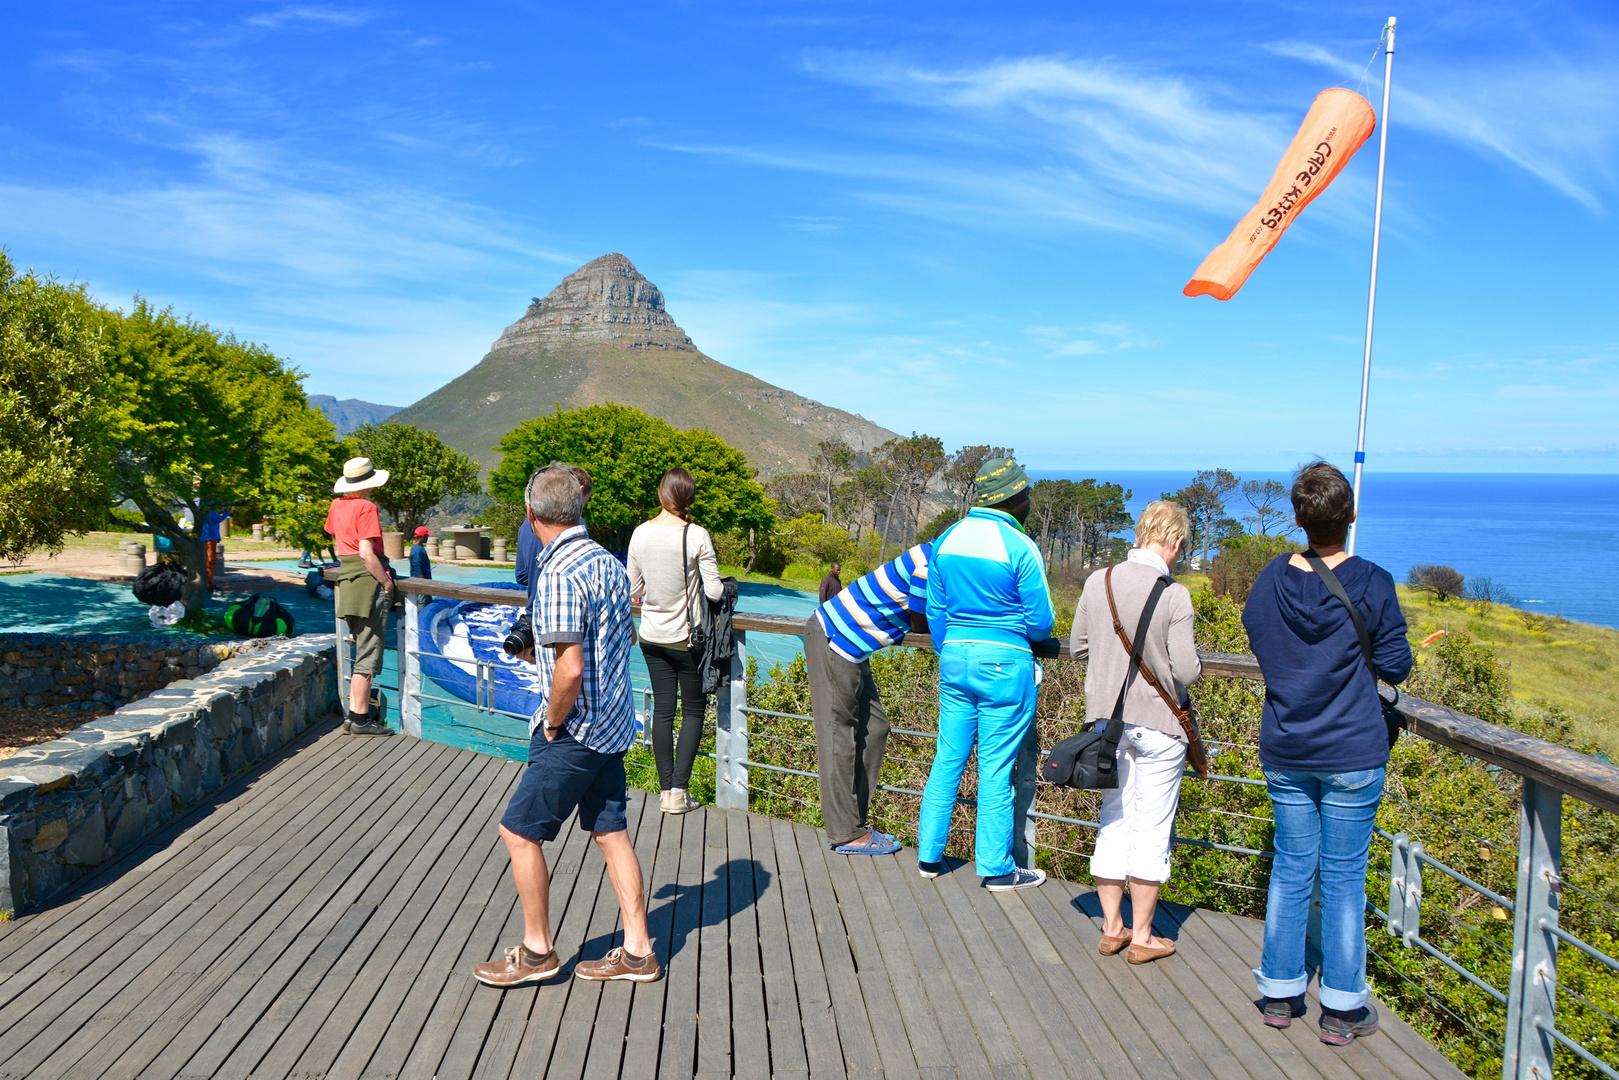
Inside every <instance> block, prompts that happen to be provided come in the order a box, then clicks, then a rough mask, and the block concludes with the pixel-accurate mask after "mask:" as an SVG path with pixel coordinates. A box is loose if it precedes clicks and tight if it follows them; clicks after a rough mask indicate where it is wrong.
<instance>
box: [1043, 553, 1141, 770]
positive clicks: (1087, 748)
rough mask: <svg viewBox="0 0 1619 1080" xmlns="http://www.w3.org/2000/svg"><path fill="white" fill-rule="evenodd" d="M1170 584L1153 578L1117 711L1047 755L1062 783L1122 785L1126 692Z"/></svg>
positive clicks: (1137, 625) (1052, 749)
mask: <svg viewBox="0 0 1619 1080" xmlns="http://www.w3.org/2000/svg"><path fill="white" fill-rule="evenodd" d="M1168 585H1169V581H1168V579H1166V578H1159V579H1158V580H1157V581H1155V582H1153V585H1152V592H1150V593H1148V594H1147V603H1146V606H1145V607H1143V608H1142V609H1141V621H1140V622H1139V623H1137V624H1136V639H1135V644H1134V645H1132V646H1131V647H1130V666H1129V668H1128V669H1126V671H1125V673H1124V685H1123V686H1120V687H1119V699H1118V700H1117V701H1115V702H1114V703H1113V715H1112V716H1110V717H1109V718H1108V721H1107V725H1106V726H1105V727H1104V726H1102V724H1101V723H1100V722H1098V723H1097V724H1096V725H1095V726H1094V727H1092V728H1091V729H1090V730H1089V731H1081V732H1080V733H1079V734H1078V735H1070V736H1068V738H1066V739H1064V740H1062V742H1060V743H1058V744H1057V745H1056V746H1053V747H1052V748H1051V753H1050V754H1049V755H1048V756H1047V757H1046V764H1045V768H1044V769H1042V770H1041V774H1042V775H1043V776H1044V777H1045V778H1046V779H1047V780H1049V781H1050V782H1051V783H1053V784H1056V785H1057V786H1058V787H1071V788H1080V789H1082V790H1093V789H1099V788H1116V787H1118V786H1119V759H1118V753H1119V740H1120V739H1122V738H1124V695H1125V694H1127V693H1128V692H1129V690H1130V683H1131V682H1132V681H1134V680H1135V677H1136V672H1137V671H1139V670H1140V665H1141V647H1142V646H1143V645H1144V644H1146V641H1147V628H1148V627H1149V626H1151V625H1152V613H1153V609H1154V608H1156V607H1157V606H1158V598H1159V597H1160V596H1162V595H1164V589H1165V588H1167V587H1168Z"/></svg>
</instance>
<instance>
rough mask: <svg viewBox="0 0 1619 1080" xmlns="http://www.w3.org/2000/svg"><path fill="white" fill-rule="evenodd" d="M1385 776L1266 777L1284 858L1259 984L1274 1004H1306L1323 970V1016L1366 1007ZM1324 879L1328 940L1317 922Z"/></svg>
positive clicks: (1371, 772)
mask: <svg viewBox="0 0 1619 1080" xmlns="http://www.w3.org/2000/svg"><path fill="white" fill-rule="evenodd" d="M1383 775H1384V770H1383V768H1382V767H1378V768H1376V769H1364V770H1362V771H1360V772H1349V773H1311V772H1291V771H1287V770H1282V769H1266V770H1265V783H1266V785H1267V786H1268V787H1269V789H1270V800H1271V805H1272V806H1273V807H1274V808H1275V811H1276V858H1275V861H1274V862H1272V864H1271V875H1270V893H1269V897H1268V899H1267V902H1266V906H1265V948H1264V952H1263V954H1262V955H1261V957H1260V960H1259V967H1257V968H1255V969H1254V977H1255V978H1256V979H1257V980H1258V981H1259V992H1260V993H1261V994H1264V995H1265V996H1266V997H1272V998H1290V997H1298V996H1299V995H1301V994H1303V993H1304V991H1305V989H1306V988H1307V987H1308V986H1309V985H1310V976H1311V974H1312V972H1313V971H1317V970H1319V971H1320V973H1321V1005H1322V1007H1323V1008H1328V1009H1337V1010H1340V1011H1343V1012H1350V1011H1353V1010H1355V1009H1358V1008H1360V1007H1361V1006H1362V1005H1364V1004H1366V999H1367V997H1368V992H1367V990H1366V858H1367V855H1368V853H1369V852H1370V851H1371V847H1372V825H1373V823H1374V822H1375V821H1376V820H1377V807H1378V804H1379V803H1380V802H1382V801H1383ZM1317 870H1319V871H1320V880H1321V912H1320V920H1321V921H1320V931H1319V939H1317V936H1316V934H1315V933H1312V931H1313V930H1314V928H1313V927H1312V926H1311V921H1312V920H1311V918H1310V906H1311V900H1312V897H1313V895H1314V893H1315V884H1316V873H1317ZM1307 936H1308V937H1309V938H1310V941H1309V945H1308V946H1307V945H1306V943H1305V939H1306V937H1307ZM1307 949H1308V953H1309V955H1308V956H1307V955H1306V950H1307Z"/></svg>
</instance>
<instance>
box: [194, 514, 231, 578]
mask: <svg viewBox="0 0 1619 1080" xmlns="http://www.w3.org/2000/svg"><path fill="white" fill-rule="evenodd" d="M229 520H230V507H228V506H227V507H225V508H223V509H220V510H210V511H208V513H207V515H206V516H204V517H203V519H202V537H201V539H202V546H203V549H204V551H205V552H206V553H207V559H208V591H209V592H213V591H214V561H215V560H216V559H218V558H219V540H220V526H221V525H223V524H224V523H225V522H227V521H229Z"/></svg>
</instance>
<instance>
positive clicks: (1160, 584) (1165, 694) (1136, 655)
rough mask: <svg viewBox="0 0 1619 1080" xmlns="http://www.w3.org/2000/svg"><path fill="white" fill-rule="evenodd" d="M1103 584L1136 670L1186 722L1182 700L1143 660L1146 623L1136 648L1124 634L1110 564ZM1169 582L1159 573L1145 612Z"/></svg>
mask: <svg viewBox="0 0 1619 1080" xmlns="http://www.w3.org/2000/svg"><path fill="white" fill-rule="evenodd" d="M1102 584H1103V585H1105V586H1106V587H1107V607H1108V610H1109V611H1110V612H1112V614H1113V632H1114V633H1115V634H1117V635H1118V636H1119V641H1120V643H1121V644H1123V645H1124V647H1125V648H1127V649H1131V653H1130V664H1131V667H1132V668H1133V669H1134V670H1139V671H1140V672H1141V677H1142V678H1143V679H1146V680H1147V685H1148V686H1150V687H1152V688H1153V689H1154V690H1156V691H1158V696H1159V697H1161V698H1163V699H1164V704H1165V705H1168V706H1169V711H1170V712H1171V713H1173V714H1174V716H1175V719H1177V720H1180V721H1181V722H1182V723H1183V724H1184V723H1185V717H1186V710H1185V709H1184V708H1183V707H1182V706H1181V703H1180V702H1178V701H1176V700H1175V699H1174V697H1172V696H1171V695H1170V693H1169V691H1167V690H1165V689H1164V686H1163V684H1162V683H1160V682H1159V681H1158V677H1157V676H1156V675H1154V674H1153V673H1152V671H1151V670H1150V669H1149V668H1148V667H1147V665H1146V664H1145V663H1143V662H1142V660H1141V653H1140V648H1141V642H1142V640H1143V639H1142V634H1143V633H1145V628H1146V623H1142V624H1141V628H1140V629H1137V630H1136V643H1135V646H1134V648H1132V647H1131V645H1130V639H1129V638H1127V637H1125V636H1124V624H1123V623H1121V622H1119V605H1118V604H1116V603H1114V601H1113V567H1111V566H1110V567H1108V568H1107V577H1106V578H1105V579H1103V582H1102ZM1169 584H1170V579H1169V578H1166V577H1164V576H1162V575H1159V577H1158V580H1157V581H1156V582H1154V583H1153V593H1152V596H1151V600H1152V603H1151V604H1150V605H1149V606H1147V607H1145V608H1143V609H1142V612H1143V614H1151V613H1152V609H1153V607H1155V606H1156V605H1157V598H1158V596H1159V595H1160V594H1162V592H1163V591H1164V590H1165V589H1166V588H1168V587H1169ZM1134 670H1133V671H1132V674H1134Z"/></svg>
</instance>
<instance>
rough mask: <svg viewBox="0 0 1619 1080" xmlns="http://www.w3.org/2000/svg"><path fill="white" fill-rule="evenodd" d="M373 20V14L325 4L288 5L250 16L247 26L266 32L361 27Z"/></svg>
mask: <svg viewBox="0 0 1619 1080" xmlns="http://www.w3.org/2000/svg"><path fill="white" fill-rule="evenodd" d="M371 18H372V16H371V13H370V12H366V11H354V10H345V9H343V8H334V7H328V6H325V5H323V4H288V5H286V6H284V7H282V8H279V9H277V10H275V11H266V12H263V13H261V14H258V15H252V16H249V17H248V20H247V24H248V25H249V26H257V27H259V28H260V29H264V30H276V29H279V28H281V27H283V26H304V27H325V26H361V25H363V24H365V23H367V22H369V21H370V20H371Z"/></svg>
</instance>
